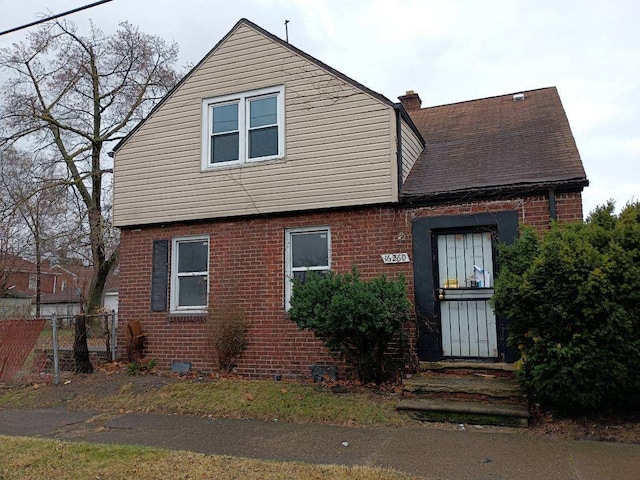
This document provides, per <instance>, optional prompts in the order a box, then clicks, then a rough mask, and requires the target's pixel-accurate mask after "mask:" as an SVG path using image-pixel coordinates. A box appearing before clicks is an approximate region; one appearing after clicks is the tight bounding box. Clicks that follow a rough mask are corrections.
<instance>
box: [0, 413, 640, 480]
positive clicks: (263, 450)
mask: <svg viewBox="0 0 640 480" xmlns="http://www.w3.org/2000/svg"><path fill="white" fill-rule="evenodd" d="M0 435H11V436H37V437H47V438H55V439H60V440H72V441H73V440H81V441H87V442H99V443H115V444H137V445H148V446H153V447H162V448H168V449H180V450H191V451H194V452H201V453H205V454H222V455H233V456H242V457H251V458H258V459H266V460H280V461H302V462H308V463H325V464H344V465H369V466H380V467H392V468H395V469H397V470H400V471H404V472H407V473H411V474H413V475H416V476H418V477H421V478H425V479H440V480H446V479H456V480H465V479H469V480H500V479H528V480H535V479H541V480H542V479H545V480H549V479H579V480H583V479H584V480H587V479H593V480H596V479H597V480H602V479H610V480H616V479H621V480H622V479H629V480H636V479H638V478H640V445H623V444H611V443H599V442H562V441H556V440H552V439H547V438H543V437H533V436H529V435H526V434H524V433H522V431H519V430H515V431H510V430H505V431H500V432H496V431H486V430H484V429H482V430H481V429H476V428H474V427H468V428H467V429H466V430H464V431H462V430H460V431H457V430H455V429H454V426H452V429H451V430H440V429H434V428H428V427H424V426H420V425H417V426H411V427H402V428H348V427H335V426H326V425H299V424H287V423H280V422H276V421H273V422H264V421H256V420H228V419H207V418H199V417H189V416H169V415H156V414H122V415H104V414H95V413H91V412H68V411H66V410H65V409H64V408H53V409H43V410H17V409H16V410H0ZM343 442H348V445H347V446H343Z"/></svg>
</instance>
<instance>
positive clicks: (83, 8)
mask: <svg viewBox="0 0 640 480" xmlns="http://www.w3.org/2000/svg"><path fill="white" fill-rule="evenodd" d="M111 1H112V0H100V1H99V2H93V3H90V4H89V5H85V6H83V7H78V8H74V9H73V10H69V11H66V12H63V13H58V14H57V15H53V16H51V17H46V18H43V19H42V20H36V21H35V22H31V23H27V24H26V25H21V26H19V27H14V28H10V29H9V30H5V31H4V32H0V36H1V35H6V34H7V33H13V32H17V31H18V30H22V29H23V28H28V27H33V26H34V25H38V24H40V23H45V22H48V21H49V20H54V19H56V18H60V17H64V16H65V15H70V14H72V13H76V12H81V11H82V10H86V9H88V8H92V7H97V6H98V5H102V4H103V3H107V2H111Z"/></svg>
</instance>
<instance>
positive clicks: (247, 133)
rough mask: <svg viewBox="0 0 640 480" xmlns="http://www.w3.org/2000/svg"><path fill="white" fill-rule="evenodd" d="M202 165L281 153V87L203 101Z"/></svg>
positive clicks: (254, 160)
mask: <svg viewBox="0 0 640 480" xmlns="http://www.w3.org/2000/svg"><path fill="white" fill-rule="evenodd" d="M202 126H203V132H202V168H203V169H207V168H213V167H218V166H221V165H234V164H242V163H248V162H257V161H263V160H271V159H275V158H281V157H282V156H284V87H282V86H280V87H274V88H266V89H262V90H253V91H250V92H244V93H241V94H238V95H225V96H224V97H215V98H208V99H205V100H204V101H203V102H202Z"/></svg>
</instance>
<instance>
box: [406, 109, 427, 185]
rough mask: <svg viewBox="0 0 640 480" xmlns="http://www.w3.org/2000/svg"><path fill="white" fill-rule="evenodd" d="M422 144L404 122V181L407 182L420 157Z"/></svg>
mask: <svg viewBox="0 0 640 480" xmlns="http://www.w3.org/2000/svg"><path fill="white" fill-rule="evenodd" d="M420 153H422V143H421V142H420V139H419V138H418V136H417V135H416V134H415V133H414V132H413V130H412V129H411V127H409V125H408V124H407V122H405V121H404V120H402V180H403V181H404V180H406V179H407V176H408V175H409V172H410V171H411V169H412V168H413V164H414V163H415V162H416V159H417V158H418V156H419V155H420Z"/></svg>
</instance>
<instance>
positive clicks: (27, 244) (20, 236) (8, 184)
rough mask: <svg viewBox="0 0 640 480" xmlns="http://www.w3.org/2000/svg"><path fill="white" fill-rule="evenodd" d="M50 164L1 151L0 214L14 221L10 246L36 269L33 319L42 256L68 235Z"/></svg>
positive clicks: (62, 191)
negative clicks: (0, 195)
mask: <svg viewBox="0 0 640 480" xmlns="http://www.w3.org/2000/svg"><path fill="white" fill-rule="evenodd" d="M55 177H56V175H55V173H54V172H53V171H52V164H51V163H49V162H47V163H44V164H38V163H36V162H33V161H32V159H31V158H30V157H29V156H28V155H27V154H26V153H25V152H19V151H17V150H16V149H14V148H10V149H8V150H6V151H5V152H4V155H3V165H2V171H1V172H0V188H2V191H3V195H2V196H3V199H2V206H1V207H0V208H1V211H2V212H5V214H6V215H8V216H9V218H13V219H14V225H13V227H14V230H17V232H16V234H15V235H14V236H13V239H12V240H13V241H12V242H11V247H12V249H13V250H16V251H20V252H21V254H22V255H25V254H26V256H28V257H29V258H30V259H31V260H33V261H34V263H35V266H36V274H35V277H36V297H35V307H36V312H35V314H36V316H37V317H39V316H40V304H41V295H42V265H43V260H44V259H45V257H48V258H49V259H50V258H52V257H53V255H54V245H55V243H56V241H57V240H59V239H65V240H66V239H68V238H69V237H70V236H71V235H72V232H71V231H69V229H68V228H69V226H68V224H67V222H65V221H64V220H65V218H64V216H65V212H66V210H67V199H66V195H67V191H66V188H65V186H64V185H61V184H60V183H59V182H58V181H56V180H55Z"/></svg>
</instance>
